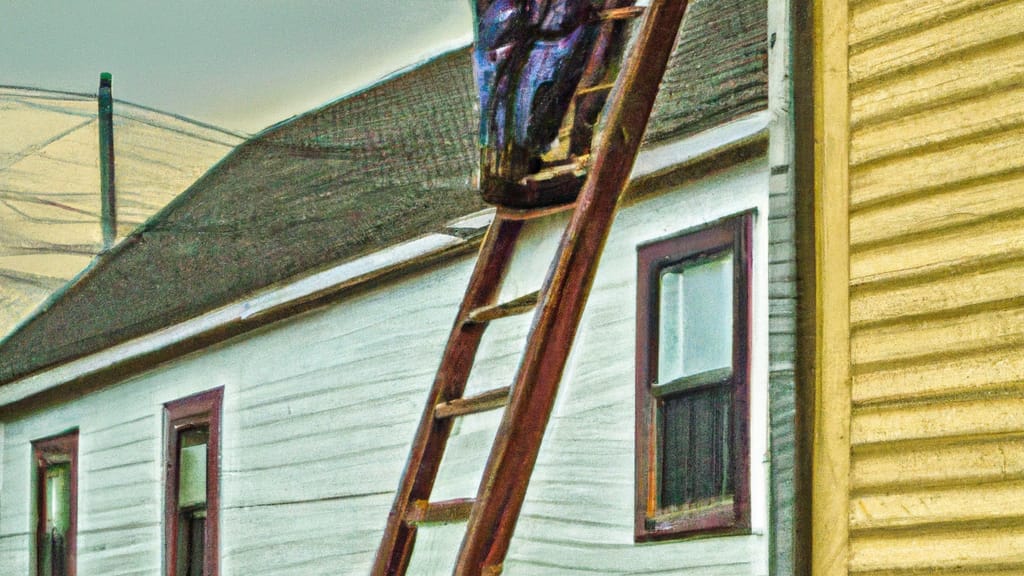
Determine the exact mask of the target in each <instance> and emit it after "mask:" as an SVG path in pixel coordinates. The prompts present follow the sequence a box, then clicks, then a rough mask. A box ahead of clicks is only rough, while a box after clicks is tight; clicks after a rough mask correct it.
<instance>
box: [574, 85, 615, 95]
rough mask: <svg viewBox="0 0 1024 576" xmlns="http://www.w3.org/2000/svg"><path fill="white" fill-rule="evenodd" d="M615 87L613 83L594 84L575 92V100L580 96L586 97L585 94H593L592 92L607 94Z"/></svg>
mask: <svg viewBox="0 0 1024 576" xmlns="http://www.w3.org/2000/svg"><path fill="white" fill-rule="evenodd" d="M614 87H615V82H608V83H606V84H595V85H593V86H588V87H586V88H580V89H579V90H577V91H576V96H575V97H576V98H579V97H580V96H586V95H587V94H593V93H594V92H608V91H609V90H611V89H612V88H614Z"/></svg>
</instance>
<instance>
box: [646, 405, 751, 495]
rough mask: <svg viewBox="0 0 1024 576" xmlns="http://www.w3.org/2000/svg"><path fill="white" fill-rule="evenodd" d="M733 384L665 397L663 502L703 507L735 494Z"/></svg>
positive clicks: (662, 412) (662, 418)
mask: <svg viewBox="0 0 1024 576" xmlns="http://www.w3.org/2000/svg"><path fill="white" fill-rule="evenodd" d="M730 406H731V397H730V387H729V386H728V385H724V386H715V387H712V388H705V389H702V390H698V391H696V392H687V393H683V394H678V395H675V396H671V397H669V398H666V399H664V400H663V401H662V402H661V414H660V416H661V422H662V426H661V430H662V434H661V442H660V446H659V448H660V452H661V454H660V456H661V470H660V472H661V490H660V493H659V495H658V500H659V502H658V506H659V508H676V509H679V508H684V509H685V508H700V507H701V506H702V505H707V504H711V503H714V502H716V501H719V500H721V499H722V498H724V497H726V496H728V495H730V494H732V492H733V487H732V471H731V467H730V466H729V443H730V430H729V411H730Z"/></svg>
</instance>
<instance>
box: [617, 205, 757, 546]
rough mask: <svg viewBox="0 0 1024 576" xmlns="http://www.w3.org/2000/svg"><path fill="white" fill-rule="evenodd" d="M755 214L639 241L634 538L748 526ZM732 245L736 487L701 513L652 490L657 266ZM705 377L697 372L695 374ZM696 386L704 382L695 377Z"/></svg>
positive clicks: (745, 528)
mask: <svg viewBox="0 0 1024 576" xmlns="http://www.w3.org/2000/svg"><path fill="white" fill-rule="evenodd" d="M752 232H753V213H751V212H747V213H744V214H740V215H737V216H733V217H730V218H727V219H724V220H720V221H717V222H714V223H711V224H709V225H706V226H703V227H701V228H697V229H694V230H689V231H686V232H683V233H680V234H679V235H676V236H673V237H671V238H667V239H663V240H658V241H655V242H651V243H648V244H645V245H642V246H640V247H638V249H637V262H638V282H637V332H636V350H637V352H636V469H635V472H636V501H635V519H634V531H633V532H634V534H633V535H634V539H635V540H636V541H637V542H642V541H651V540H661V539H668V538H685V537H688V536H695V535H702V536H703V535H708V534H745V533H749V532H750V466H749V464H750V433H749V428H750V423H749V413H750V409H749V405H750V400H749V391H750V349H751V340H750V324H751V307H750V304H751V266H752V251H751V238H752ZM730 247H731V248H732V249H733V254H734V256H733V262H734V272H733V290H734V297H733V305H734V310H733V359H732V362H733V369H732V374H731V376H730V377H729V379H730V380H732V419H731V424H732V430H733V436H732V439H731V445H730V449H731V453H732V454H733V455H735V457H734V458H732V459H731V465H732V466H733V470H732V473H733V478H734V485H733V489H734V494H733V498H732V501H731V502H729V501H728V500H726V501H723V502H719V503H716V504H712V505H710V506H708V507H707V508H705V509H702V510H700V511H699V512H694V511H682V512H674V511H662V510H658V508H657V494H658V485H657V482H658V478H657V469H658V466H657V465H658V455H657V447H658V434H659V429H658V424H657V418H656V408H657V399H656V396H658V395H657V394H656V393H655V392H654V391H653V390H652V386H651V384H652V383H654V382H657V370H658V368H657V367H658V310H659V307H658V304H659V296H660V295H659V293H658V291H659V277H660V272H661V270H663V269H664V268H666V267H668V266H672V265H675V264H678V263H681V262H683V261H686V260H691V259H696V258H699V257H700V256H701V255H704V254H708V255H710V254H713V253H715V252H719V251H721V250H725V249H728V248H730ZM698 376H703V375H698ZM699 385H706V383H701V384H699Z"/></svg>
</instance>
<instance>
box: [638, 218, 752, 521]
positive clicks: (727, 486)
mask: <svg viewBox="0 0 1024 576" xmlns="http://www.w3.org/2000/svg"><path fill="white" fill-rule="evenodd" d="M752 222H753V217H752V215H751V214H743V215H740V216H736V217H732V218H729V219H727V220H723V221H720V222H717V223H714V224H712V225H710V226H706V227H703V228H700V229H697V230H694V231H689V232H686V233H683V234H681V235H678V236H675V237H672V238H668V239H665V240H660V241H657V242H653V243H650V244H646V245H644V246H641V247H640V248H639V249H638V265H639V270H638V273H639V277H638V288H637V290H638V292H637V306H638V309H637V370H636V373H637V382H636V388H637V402H636V424H637V428H636V458H637V461H636V488H637V490H636V518H635V530H634V535H635V538H636V539H637V540H638V541H643V540H656V539H663V538H681V537H686V536H691V535H695V534H708V533H738V532H745V531H748V530H749V528H750V500H749V499H750V486H749V485H750V481H749V454H748V452H749V448H748V447H749V423H748V418H749V409H748V405H749V401H748V389H749V363H750V354H749V351H750V298H751V292H750V290H751V289H750V268H751V253H750V236H751V227H752Z"/></svg>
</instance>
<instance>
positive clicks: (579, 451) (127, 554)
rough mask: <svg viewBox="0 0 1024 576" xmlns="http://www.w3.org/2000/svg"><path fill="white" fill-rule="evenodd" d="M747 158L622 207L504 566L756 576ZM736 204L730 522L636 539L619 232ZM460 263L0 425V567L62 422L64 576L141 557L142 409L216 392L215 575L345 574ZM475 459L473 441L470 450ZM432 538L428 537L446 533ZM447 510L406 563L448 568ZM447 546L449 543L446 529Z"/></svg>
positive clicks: (154, 448)
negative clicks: (740, 323) (747, 411)
mask: <svg viewBox="0 0 1024 576" xmlns="http://www.w3.org/2000/svg"><path fill="white" fill-rule="evenodd" d="M767 207H768V166H767V161H766V160H764V159H761V160H756V161H752V162H748V163H746V164H744V165H741V166H738V167H735V168H732V169H729V170H727V171H723V172H721V173H718V174H716V175H714V176H711V177H708V178H706V179H704V180H703V181H701V182H699V183H696V184H693V185H688V186H685V187H683V188H680V189H678V190H673V191H671V192H669V193H666V194H663V195H659V196H655V197H652V198H649V199H647V200H645V201H643V202H640V203H638V204H635V205H632V206H629V207H627V208H625V209H623V210H622V211H621V212H620V214H619V216H618V218H617V220H616V222H615V225H614V226H613V229H612V235H611V238H610V239H609V242H608V245H607V249H606V251H605V255H604V258H603V260H602V264H601V267H600V269H599V272H598V276H597V279H596V282H595V285H594V289H593V291H592V293H591V299H590V302H589V304H588V306H587V309H586V312H585V314H584V316H583V320H582V324H581V328H580V333H579V337H578V339H577V344H576V346H575V348H574V352H573V355H572V357H571V358H570V362H569V365H568V367H567V372H566V378H565V379H564V382H563V387H562V391H561V393H560V396H559V399H558V402H557V404H556V408H555V411H554V414H553V415H552V419H551V424H550V426H549V432H548V435H547V437H546V439H545V442H544V445H543V447H542V450H541V453H540V457H539V460H538V464H537V469H536V471H535V473H534V476H533V480H532V482H531V484H530V488H529V491H528V494H527V500H526V504H525V506H524V509H523V514H522V516H521V518H520V521H519V526H518V529H517V532H516V537H515V539H514V540H513V543H512V547H511V549H510V552H509V557H508V561H507V562H506V572H505V573H506V574H509V575H512V576H516V575H523V574H545V575H549V574H587V573H591V574H619V573H635V574H639V573H659V574H669V573H671V574H684V575H685V574H716V575H718V574H737V575H740V574H743V575H753V574H764V573H766V571H767V554H768V550H767V547H768V539H767V536H766V534H765V533H764V532H765V530H766V526H767V504H766V502H767V497H766V489H765V487H766V485H767V465H766V464H763V462H764V456H763V455H764V454H765V452H766V450H767V439H766V435H767V398H766V390H767V349H768V347H767V337H768V304H767V302H768V300H767V298H768V291H767V285H768V284H767V275H766V272H767V254H768V238H767V226H766V225H765V220H764V218H765V215H766V213H767ZM751 208H754V209H756V210H757V217H756V220H755V234H754V236H755V265H754V284H755V290H754V294H755V298H754V324H753V335H754V350H755V352H754V354H753V357H752V362H753V370H752V382H751V412H752V414H751V421H752V422H751V431H752V438H751V451H752V454H751V459H750V461H751V466H752V470H751V485H752V524H753V532H754V533H753V534H752V535H750V536H734V537H727V538H708V539H702V540H692V541H688V542H668V543H659V544H645V545H636V544H634V543H633V541H632V521H633V427H634V422H633V421H634V368H633V366H634V349H633V348H634V331H635V311H636V302H635V292H636V284H635V282H636V280H635V277H636V249H635V247H636V245H637V244H639V243H642V242H646V241H648V240H652V239H655V238H659V237H663V236H668V235H672V234H675V233H677V232H679V231H682V230H685V229H687V228H691V227H694V226H697V225H700V224H701V223H703V222H706V221H709V220H714V219H717V218H721V217H724V216H728V215H731V214H735V213H738V212H742V211H744V210H748V209H751ZM561 225H562V221H558V220H553V221H548V222H538V223H533V224H530V225H529V226H528V229H527V231H526V237H525V241H526V242H527V243H528V244H529V245H530V247H531V248H532V249H531V250H529V251H522V252H520V254H523V253H528V254H531V255H532V257H526V258H517V259H516V261H515V262H514V263H513V269H512V271H511V275H510V278H509V282H508V283H507V284H506V287H505V292H506V295H514V294H517V293H523V292H528V291H531V290H533V289H535V288H536V287H537V286H539V283H540V282H541V280H542V278H543V273H544V270H545V269H546V267H547V259H546V255H545V257H543V258H542V257H541V253H542V252H545V247H548V248H550V249H553V245H554V243H555V242H556V241H557V238H556V232H557V231H560V230H561ZM471 266H472V259H471V258H462V259H460V260H458V261H456V262H454V263H451V264H449V265H446V266H443V267H440V268H437V269H434V270H431V271H428V272H425V273H422V274H419V275H417V276H415V277H412V278H408V279H405V280H402V281H400V282H396V283H392V284H389V285H386V286H382V287H381V288H379V289H377V290H375V291H372V292H366V293H362V294H360V295H358V296H354V297H351V298H348V299H345V300H341V301H339V302H338V303H337V304H336V305H333V306H330V307H327V308H324V309H320V310H317V311H314V312H311V313H308V314H305V315H303V316H300V317H297V318H294V319H291V320H289V321H285V322H281V323H278V324H275V325H272V326H269V327H267V328H265V329H263V330H261V331H259V332H256V333H252V334H249V335H246V336H243V337H239V338H237V339H235V340H232V341H230V342H227V343H224V344H222V345H219V346H217V347H213V348H210V349H207V350H205V351H202V352H199V353H196V354H193V355H190V356H187V357H185V358H182V359H179V360H177V361H175V362H172V363H169V364H167V365H165V366H162V367H160V368H158V369H156V370H153V371H150V372H148V373H146V374H143V375H140V376H138V377H135V378H133V379H131V380H129V381H126V382H123V383H120V384H117V385H115V386H112V387H110V388H107V389H104V390H102V391H99V392H95V393H93V394H90V395H88V396H86V397H84V398H80V399H76V400H73V401H70V402H68V403H67V404H65V405H62V406H60V407H57V408H53V409H49V410H47V411H45V412H38V413H32V414H25V415H22V416H20V417H18V418H16V419H10V420H8V421H7V422H6V423H5V424H6V425H5V427H4V435H3V438H2V441H3V447H2V454H3V473H2V478H3V482H2V483H0V574H25V573H28V569H29V557H28V551H29V550H30V548H31V540H32V525H33V524H32V513H31V510H30V503H31V497H30V496H31V454H30V442H31V440H33V439H36V438H41V437H45V436H48V435H51V434H54V433H56V432H59V431H62V430H65V429H67V428H68V427H71V426H78V428H79V430H80V446H79V450H80V478H79V534H78V550H79V556H78V567H79V574H80V575H81V576H90V575H104V576H114V575H127V574H156V573H158V572H159V567H160V565H161V555H162V551H161V550H162V547H161V521H162V520H161V519H162V511H161V502H162V486H161V485H162V472H161V465H160V462H161V454H162V449H163V441H162V439H161V436H162V416H161V415H162V405H163V403H165V402H167V401H169V400H173V399H176V398H181V397H183V396H187V395H189V394H192V393H194V392H198V391H201V390H205V389H209V388H213V387H216V386H223V387H224V419H223V435H222V462H221V490H222V514H221V566H222V573H223V574H225V575H254V576H255V575H261V574H274V575H292V574H294V575H299V574H301V575H309V574H339V573H340V574H366V573H367V572H368V569H369V565H370V563H371V562H372V559H373V554H374V551H375V549H376V546H377V543H378V539H379V537H380V532H381V530H382V529H383V525H384V521H385V519H386V516H387V513H388V510H389V508H390V505H391V501H392V498H393V490H394V489H395V487H396V485H397V483H398V480H399V476H400V474H401V470H402V466H403V465H404V462H405V458H406V455H407V451H408V444H409V442H410V440H411V439H412V436H413V434H414V431H415V427H416V424H417V419H418V417H419V414H420V411H421V409H422V404H423V402H424V401H425V397H426V392H427V390H428V389H429V387H430V384H431V382H432V379H433V374H434V371H435V369H436V367H437V364H438V362H439V360H440V354H441V350H442V347H443V345H444V341H445V339H446V337H447V333H448V329H449V328H450V326H451V323H452V320H453V317H454V314H455V311H456V309H457V306H458V302H459V300H460V299H461V296H462V293H463V291H464V288H465V284H466V282H467V280H468V276H469V272H470V270H471ZM528 324H529V318H528V317H523V318H519V319H509V320H502V321H500V322H496V323H494V325H492V326H491V328H490V329H489V331H488V334H487V336H486V337H485V341H484V345H483V347H482V349H481V354H480V358H481V363H480V365H479V366H478V368H477V370H476V371H475V372H474V374H473V377H472V379H471V382H470V388H471V389H472V390H483V389H489V388H492V387H495V386H500V385H504V384H507V383H509V381H510V380H511V378H512V374H513V371H514V368H515V365H516V363H517V361H518V353H519V351H520V350H521V348H522V344H523V340H524V338H525V333H526V330H527V328H528ZM498 418H499V413H498V412H492V413H489V414H485V415H478V416H473V417H470V418H466V419H463V420H462V421H461V422H459V423H458V424H457V428H456V434H455V435H454V436H453V438H452V441H451V443H450V449H449V453H448V455H447V456H446V460H445V461H444V463H443V464H442V471H441V477H440V478H439V484H438V487H437V489H436V490H435V498H444V497H447V496H472V495H474V494H475V492H476V487H477V482H478V481H479V470H480V469H481V468H482V466H483V460H484V458H485V453H486V450H487V448H488V445H489V442H490V439H491V438H492V437H493V434H494V431H495V429H496V423H497V421H498ZM474 453H475V454H476V455H475V456H473V454H474ZM446 537H447V538H446ZM459 538H461V525H455V526H449V527H445V528H440V529H438V528H434V529H424V530H423V531H422V532H421V536H420V541H419V546H418V548H417V554H416V557H415V558H414V565H415V569H414V570H413V571H410V573H411V574H449V573H450V570H447V569H445V568H444V567H443V565H444V561H443V559H437V558H428V557H424V554H422V552H423V551H426V550H430V549H431V548H432V547H433V548H434V549H436V550H443V551H446V552H448V553H449V554H450V555H453V554H454V551H455V549H456V548H457V541H458V539H459ZM446 540H454V541H455V543H454V544H449V543H446Z"/></svg>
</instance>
